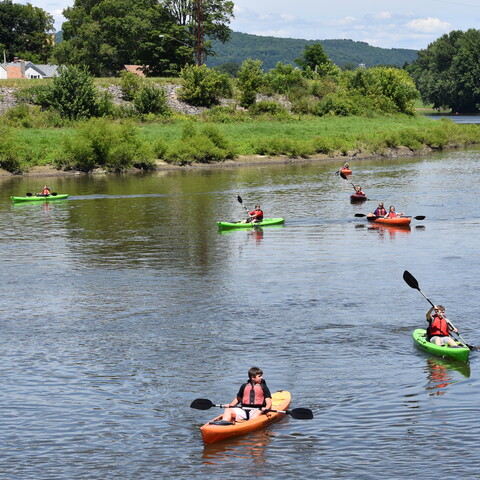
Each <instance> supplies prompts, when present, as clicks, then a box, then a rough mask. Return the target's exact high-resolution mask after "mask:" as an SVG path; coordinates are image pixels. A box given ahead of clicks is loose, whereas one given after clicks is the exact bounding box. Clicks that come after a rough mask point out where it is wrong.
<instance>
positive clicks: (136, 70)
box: [123, 65, 145, 77]
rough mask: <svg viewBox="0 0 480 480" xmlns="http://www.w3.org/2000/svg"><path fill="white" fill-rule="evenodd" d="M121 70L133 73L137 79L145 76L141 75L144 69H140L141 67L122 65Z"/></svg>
mask: <svg viewBox="0 0 480 480" xmlns="http://www.w3.org/2000/svg"><path fill="white" fill-rule="evenodd" d="M123 68H125V70H126V71H127V72H130V73H134V74H135V75H138V76H139V77H144V76H145V74H144V73H143V69H144V67H142V66H141V65H124V66H123Z"/></svg>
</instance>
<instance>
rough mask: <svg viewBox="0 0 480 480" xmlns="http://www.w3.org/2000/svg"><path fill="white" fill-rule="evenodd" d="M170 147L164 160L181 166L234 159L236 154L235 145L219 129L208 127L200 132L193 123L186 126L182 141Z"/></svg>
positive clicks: (164, 155)
mask: <svg viewBox="0 0 480 480" xmlns="http://www.w3.org/2000/svg"><path fill="white" fill-rule="evenodd" d="M169 147H170V148H169V149H168V151H166V152H165V153H164V154H163V157H162V158H163V159H164V160H165V161H167V162H169V163H177V164H180V165H188V164H190V163H193V162H197V163H210V162H220V161H223V160H226V159H227V158H234V157H235V154H236V153H235V148H234V147H233V145H232V144H231V143H230V142H229V141H228V140H227V139H226V137H225V136H224V135H223V134H222V133H221V132H220V130H219V129H218V128H216V127H214V126H212V125H207V126H205V127H204V128H203V129H202V130H201V131H200V132H199V131H198V130H197V128H196V126H195V124H194V123H193V122H189V123H188V124H187V125H185V127H184V129H183V132H182V137H181V139H180V140H179V141H177V142H174V143H172V144H170V145H169Z"/></svg>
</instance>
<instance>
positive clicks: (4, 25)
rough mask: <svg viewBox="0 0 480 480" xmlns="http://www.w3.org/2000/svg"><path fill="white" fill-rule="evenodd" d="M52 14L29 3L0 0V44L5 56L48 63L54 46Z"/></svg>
mask: <svg viewBox="0 0 480 480" xmlns="http://www.w3.org/2000/svg"><path fill="white" fill-rule="evenodd" d="M53 32H54V28H53V17H52V16H51V15H49V14H48V13H47V12H45V11H44V10H42V9H41V8H39V7H34V6H32V5H31V4H30V3H27V4H26V5H22V4H19V3H13V2H12V0H2V1H0V44H1V45H2V47H3V50H5V52H6V55H7V57H8V58H12V57H13V56H17V57H23V58H25V59H28V60H31V61H34V62H37V63H38V62H47V60H48V57H49V56H50V53H51V50H52V47H53V40H52V36H53Z"/></svg>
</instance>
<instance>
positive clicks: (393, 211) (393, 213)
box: [384, 205, 405, 218]
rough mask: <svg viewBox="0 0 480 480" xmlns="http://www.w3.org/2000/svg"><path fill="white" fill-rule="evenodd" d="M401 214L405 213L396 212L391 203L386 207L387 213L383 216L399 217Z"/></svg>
mask: <svg viewBox="0 0 480 480" xmlns="http://www.w3.org/2000/svg"><path fill="white" fill-rule="evenodd" d="M402 215H405V214H404V213H397V212H396V211H395V207H394V206H393V205H391V206H390V207H389V208H388V213H387V214H386V215H385V217H384V218H397V217H401V216H402Z"/></svg>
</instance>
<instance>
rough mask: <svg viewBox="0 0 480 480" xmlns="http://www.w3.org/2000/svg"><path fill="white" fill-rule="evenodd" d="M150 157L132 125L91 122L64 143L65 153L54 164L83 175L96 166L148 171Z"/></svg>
mask: <svg viewBox="0 0 480 480" xmlns="http://www.w3.org/2000/svg"><path fill="white" fill-rule="evenodd" d="M150 155H151V152H150V151H149V149H148V147H147V145H146V144H145V143H144V142H143V141H142V140H141V139H140V136H139V133H138V129H137V128H136V127H134V126H133V125H132V124H130V123H128V122H126V123H123V124H115V123H112V122H111V121H108V120H106V119H91V120H89V121H88V122H85V123H84V124H83V125H81V126H80V128H79V129H78V131H77V132H76V134H75V135H73V136H72V137H70V138H68V139H67V140H66V141H65V144H64V153H63V156H62V158H60V159H59V160H58V161H57V165H58V166H59V167H61V168H65V169H76V170H81V171H85V172H89V171H91V170H93V169H94V168H96V167H103V168H106V169H107V170H110V171H115V172H120V171H124V170H126V169H128V168H131V167H132V166H138V165H142V168H150V167H151V166H152V165H153V163H152V162H151V161H149V160H148V159H149V158H150Z"/></svg>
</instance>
